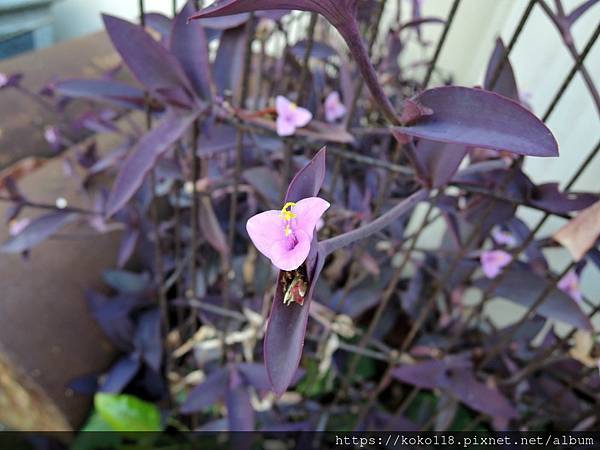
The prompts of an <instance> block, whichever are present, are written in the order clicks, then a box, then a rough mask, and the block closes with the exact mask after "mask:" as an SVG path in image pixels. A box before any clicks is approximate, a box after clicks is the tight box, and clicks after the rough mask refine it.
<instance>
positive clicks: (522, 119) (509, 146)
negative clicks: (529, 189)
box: [396, 86, 558, 157]
mask: <svg viewBox="0 0 600 450" xmlns="http://www.w3.org/2000/svg"><path fill="white" fill-rule="evenodd" d="M414 100H415V101H416V102H418V103H419V104H421V105H423V106H424V107H427V108H430V109H432V110H433V114H432V115H430V116H423V117H422V118H421V119H419V120H418V121H417V122H416V123H415V124H414V125H411V126H402V127H397V128H396V130H397V131H400V132H401V133H404V134H408V135H410V136H414V137H419V138H425V139H430V140H432V141H439V142H448V143H453V144H462V145H468V146H473V147H482V148H488V149H492V150H505V151H508V152H512V153H516V154H519V155H528V156H543V157H549V156H558V144H557V142H556V139H555V138H554V136H553V135H552V132H551V131H550V130H549V129H548V127H546V125H545V124H544V123H543V122H542V121H541V120H539V119H538V118H537V117H535V116H534V115H533V114H532V113H531V112H530V111H528V110H527V109H525V108H524V107H522V106H521V105H519V104H518V103H517V102H515V101H513V100H510V99H508V98H506V97H503V96H501V95H498V94H495V93H493V92H487V91H484V90H481V89H472V88H466V87H459V86H445V87H438V88H433V89H429V90H427V91H424V92H422V93H421V94H419V95H417V96H416V97H415V98H414Z"/></svg>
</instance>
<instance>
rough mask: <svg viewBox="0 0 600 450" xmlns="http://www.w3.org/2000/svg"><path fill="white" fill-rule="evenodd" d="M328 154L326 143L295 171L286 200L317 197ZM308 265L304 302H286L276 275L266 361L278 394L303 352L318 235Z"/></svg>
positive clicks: (317, 262) (318, 268)
mask: <svg viewBox="0 0 600 450" xmlns="http://www.w3.org/2000/svg"><path fill="white" fill-rule="evenodd" d="M326 155H327V153H326V149H325V147H323V148H322V149H321V150H320V151H319V152H318V153H317V154H316V155H315V157H314V158H313V159H312V160H311V161H310V162H309V163H308V164H307V165H306V166H305V167H304V168H303V169H302V170H301V171H300V172H298V173H297V174H296V176H295V177H294V179H293V180H292V182H291V183H290V186H289V188H288V191H287V195H286V197H285V202H284V203H287V202H295V201H298V200H301V199H303V198H308V197H315V196H316V195H317V194H318V193H319V190H320V189H321V186H322V185H323V181H324V180H325V164H326V159H327V158H326ZM306 268H307V276H308V285H309V286H308V291H307V293H306V296H305V298H304V304H303V305H302V306H301V305H298V304H292V305H289V306H286V305H284V303H283V298H284V292H283V286H282V272H280V273H279V276H278V277H277V289H276V292H275V297H274V299H273V306H272V307H271V315H270V317H269V322H268V325H267V332H266V335H265V341H264V354H265V365H266V368H267V373H268V375H269V379H270V381H271V385H272V387H273V390H274V391H275V393H276V394H277V395H281V394H283V393H284V392H285V391H286V390H287V388H288V386H289V385H290V383H291V382H292V380H293V379H294V376H295V374H296V371H297V369H298V364H299V363H300V357H301V356H302V348H303V347H304V335H305V333H306V324H307V322H308V313H309V308H310V300H311V296H312V292H313V289H314V286H315V284H316V280H317V278H318V276H319V273H320V271H321V269H322V268H323V260H322V258H320V257H319V253H318V251H317V244H316V236H315V237H313V242H312V244H311V251H310V254H309V255H308V258H307V261H306Z"/></svg>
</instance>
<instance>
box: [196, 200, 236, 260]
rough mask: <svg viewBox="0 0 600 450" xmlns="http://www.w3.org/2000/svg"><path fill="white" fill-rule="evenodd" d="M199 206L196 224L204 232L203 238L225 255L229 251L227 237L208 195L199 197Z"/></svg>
mask: <svg viewBox="0 0 600 450" xmlns="http://www.w3.org/2000/svg"><path fill="white" fill-rule="evenodd" d="M199 206H200V208H199V211H198V225H199V226H200V230H202V233H203V234H204V237H205V239H206V240H207V241H208V242H209V243H210V245H212V247H213V248H214V249H215V250H217V251H218V252H219V253H221V254H223V255H226V254H228V253H229V246H228V244H227V238H226V237H225V233H224V232H223V229H222V228H221V224H220V223H219V220H218V219H217V216H216V214H215V210H214V208H213V206H212V203H211V201H210V199H209V198H208V197H202V198H201V199H200V204H199Z"/></svg>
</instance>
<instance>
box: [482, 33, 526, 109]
mask: <svg viewBox="0 0 600 450" xmlns="http://www.w3.org/2000/svg"><path fill="white" fill-rule="evenodd" d="M505 55H506V48H505V47H504V43H503V42H502V39H500V38H498V39H496V47H494V52H493V53H492V57H491V58H490V62H489V63H488V67H487V71H486V73H485V81H484V82H483V88H484V89H486V90H488V91H493V92H497V93H498V94H501V95H504V96H505V97H508V98H511V99H513V100H515V101H517V102H518V101H519V89H518V88H517V81H516V80H515V74H514V72H513V68H512V66H511V64H510V61H509V60H508V57H507V56H506V57H505ZM503 59H506V60H505V61H504V65H503V66H502V69H500V73H499V74H498V75H497V78H496V81H495V82H494V84H493V85H492V81H493V80H492V77H493V76H494V75H495V73H496V70H497V68H498V67H499V65H500V64H502V60H503Z"/></svg>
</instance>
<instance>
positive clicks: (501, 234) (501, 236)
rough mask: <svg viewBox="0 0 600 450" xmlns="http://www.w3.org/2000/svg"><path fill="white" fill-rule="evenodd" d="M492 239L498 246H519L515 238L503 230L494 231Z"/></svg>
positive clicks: (495, 229)
mask: <svg viewBox="0 0 600 450" xmlns="http://www.w3.org/2000/svg"><path fill="white" fill-rule="evenodd" d="M492 237H493V238H494V241H496V243H497V244H498V245H506V246H508V247H514V246H515V245H517V240H516V239H515V237H514V236H513V235H512V234H511V233H509V232H508V231H504V230H501V229H500V228H494V229H493V230H492Z"/></svg>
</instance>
